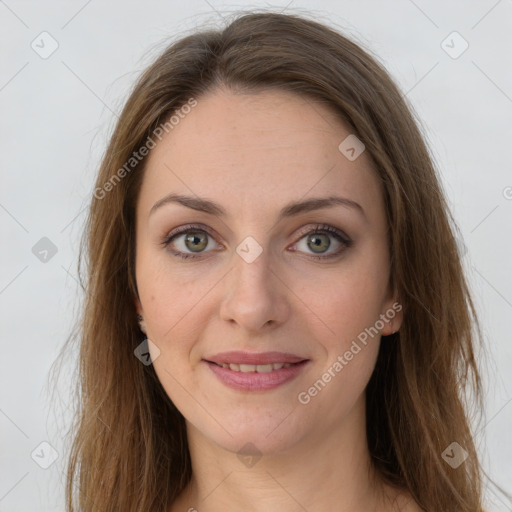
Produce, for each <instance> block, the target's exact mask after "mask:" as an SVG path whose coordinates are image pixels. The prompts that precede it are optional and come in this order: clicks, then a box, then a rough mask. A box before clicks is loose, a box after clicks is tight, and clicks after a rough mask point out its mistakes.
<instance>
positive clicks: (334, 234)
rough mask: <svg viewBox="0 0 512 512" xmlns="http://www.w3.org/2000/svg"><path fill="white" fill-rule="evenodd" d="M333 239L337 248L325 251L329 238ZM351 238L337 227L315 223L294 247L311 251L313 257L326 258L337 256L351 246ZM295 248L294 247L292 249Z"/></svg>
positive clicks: (327, 247) (329, 243) (329, 244)
mask: <svg viewBox="0 0 512 512" xmlns="http://www.w3.org/2000/svg"><path fill="white" fill-rule="evenodd" d="M333 238H334V239H335V241H336V242H335V245H336V244H338V249H336V250H334V251H332V252H330V253H327V252H326V251H327V250H328V249H330V248H331V245H332V243H331V239H333ZM352 244H353V242H352V240H351V239H350V238H349V237H348V236H347V235H346V234H345V233H343V232H342V231H340V230H339V229H337V228H335V227H333V226H329V225H327V224H323V225H317V226H316V227H315V228H314V229H313V230H309V231H307V232H306V235H305V236H303V237H302V238H301V239H300V240H299V241H298V242H297V243H296V244H295V246H294V247H299V248H302V249H301V252H309V251H312V252H313V253H314V255H313V256H312V258H313V259H328V258H334V257H336V256H339V255H340V254H341V253H342V252H343V251H344V250H345V249H347V248H349V247H351V246H352ZM293 250H294V251H295V250H296V249H295V248H294V249H293Z"/></svg>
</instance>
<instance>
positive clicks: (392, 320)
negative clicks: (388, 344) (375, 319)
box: [380, 286, 404, 336]
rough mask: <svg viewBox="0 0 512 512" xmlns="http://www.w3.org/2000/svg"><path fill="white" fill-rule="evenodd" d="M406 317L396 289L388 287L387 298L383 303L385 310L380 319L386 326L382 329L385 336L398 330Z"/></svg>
mask: <svg viewBox="0 0 512 512" xmlns="http://www.w3.org/2000/svg"><path fill="white" fill-rule="evenodd" d="M403 318H404V313H403V306H402V302H401V301H400V298H399V295H398V293H397V291H396V290H393V289H392V287H391V286H390V287H389V288H388V294H387V298H386V300H385V301H384V304H383V311H382V312H381V315H380V320H381V321H382V323H383V324H384V327H383V328H382V329H381V330H380V331H381V334H382V335H383V336H389V335H390V334H394V333H395V332H397V331H398V330H399V329H400V327H401V326H402V321H403Z"/></svg>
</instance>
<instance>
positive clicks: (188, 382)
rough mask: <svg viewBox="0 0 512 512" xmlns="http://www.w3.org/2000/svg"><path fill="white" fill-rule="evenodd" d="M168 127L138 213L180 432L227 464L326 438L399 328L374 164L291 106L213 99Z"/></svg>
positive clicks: (149, 295)
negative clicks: (237, 456) (185, 430)
mask: <svg viewBox="0 0 512 512" xmlns="http://www.w3.org/2000/svg"><path fill="white" fill-rule="evenodd" d="M187 111H188V109H187ZM176 119H179V123H177V124H175V125H174V128H173V129H172V130H170V131H169V132H168V133H165V132H164V136H163V137H162V139H161V141H160V142H158V143H157V145H156V147H155V148H154V149H152V150H151V152H150V154H149V156H148V161H147V167H146V170H145V176H144V180H143V184H142V188H141V191H140V196H139V199H138V203H137V219H136V230H137V249H136V279H137V286H138V291H139V297H140V302H138V303H137V308H138V311H139V313H140V314H141V315H142V316H143V317H144V321H145V325H146V330H147V337H148V339H149V340H150V341H151V342H152V343H153V344H154V345H155V346H156V347H158V350H159V354H158V351H157V350H153V355H154V357H155V359H154V362H153V364H154V368H155V371H156V373H157V375H158V378H159V379H160V381H161V383H162V385H163V387H164V389H165V390H166V392H167V394H168V395H169V397H170V398H171V400H172V401H173V402H174V403H175V405H176V406H177V408H178V409H179V410H180V411H181V413H182V414H183V416H184V417H185V419H186V421H187V425H188V427H189V433H190V430H192V431H193V432H195V433H196V434H197V435H200V436H201V437H202V438H203V439H209V440H211V441H213V442H214V443H216V444H218V445H220V446H222V447H224V448H226V449H228V450H230V451H233V452H238V451H239V450H240V449H241V448H242V447H243V446H246V445H248V443H251V444H252V445H254V446H255V447H256V449H257V450H258V451H259V452H261V453H272V452H279V451H282V450H286V449H289V448H292V447H293V446H294V445H297V443H306V442H309V443H315V442H318V440H321V439H325V436H326V435H328V434H330V433H332V432H335V431H337V430H339V429H341V428H343V425H344V422H345V421H346V420H347V419H348V418H349V416H350V414H351V411H352V412H353V411H354V410H357V411H362V410H364V407H363V408H361V407H357V408H355V406H356V405H359V406H360V405H361V404H362V403H363V404H364V389H365V387H366V384H367V382H368V380H369V378H370V376H371V373H372V371H373V368H374V365H375V361H376V357H377V353H378V348H379V342H380V334H381V333H382V334H389V333H391V332H393V331H395V330H397V329H398V328H399V326H400V314H399V313H398V309H399V308H398V309H397V308H396V303H395V301H394V298H393V297H392V295H391V289H390V288H389V286H388V282H389V277H390V276H389V254H388V246H387V235H386V228H387V226H386V217H385V209H384V202H383V196H382V190H381V188H380V184H379V182H378V180H377V178H376V176H375V174H374V171H373V170H372V168H371V163H370V159H369V156H368V154H367V153H366V152H364V151H363V152H362V153H361V154H359V153H360V152H361V150H362V148H361V146H359V145H357V142H358V141H357V139H354V137H353V136H351V133H350V131H348V130H347V129H346V128H345V127H344V125H343V124H342V123H341V122H340V121H339V120H338V118H337V117H336V116H335V115H334V114H333V113H332V112H331V111H330V110H329V109H328V108H327V107H325V106H323V105H321V104H319V103H316V102H312V101H311V100H309V99H305V98H303V97H301V96H298V95H294V94H292V93H288V92H282V91H278V92H276V91H265V92H260V93H257V94H256V93H255V94H250V95H245V94H244V95H242V94H233V93H231V92H227V91H226V90H217V91H216V92H214V93H209V94H208V95H206V96H204V97H200V98H198V99H197V105H196V106H194V107H193V108H191V109H190V112H189V113H187V114H186V115H185V114H182V117H181V118H180V117H178V118H176ZM349 136H350V137H349ZM347 137H349V139H347ZM345 139H347V140H345ZM340 144H341V148H340ZM171 194H172V195H174V197H176V196H183V197H184V196H186V197H187V198H188V199H187V200H186V201H182V202H181V201H178V200H172V197H171ZM327 198H338V199H333V201H332V202H329V201H328V199H327ZM313 199H316V200H318V201H317V202H313V203H311V201H312V200H313ZM206 201H207V203H206ZM183 203H186V204H183ZM213 203H215V206H214V205H213ZM301 204H302V205H303V206H300V205H301ZM315 229H316V230H317V232H316V233H315V232H314V231H315ZM180 230H182V231H181V232H180V233H179V234H177V232H178V231H180ZM329 230H330V231H329ZM171 239H172V240H171ZM394 303H395V307H393V304H394ZM377 331H378V332H377ZM150 346H151V345H150ZM358 348H359V349H358ZM157 354H158V355H157Z"/></svg>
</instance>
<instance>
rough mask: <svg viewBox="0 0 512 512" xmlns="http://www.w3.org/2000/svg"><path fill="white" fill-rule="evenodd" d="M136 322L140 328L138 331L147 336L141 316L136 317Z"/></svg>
mask: <svg viewBox="0 0 512 512" xmlns="http://www.w3.org/2000/svg"><path fill="white" fill-rule="evenodd" d="M137 322H139V328H140V330H141V331H142V332H143V333H144V334H147V333H146V321H145V320H144V317H142V316H141V315H137Z"/></svg>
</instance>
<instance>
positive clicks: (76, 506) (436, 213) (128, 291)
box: [66, 12, 483, 512]
mask: <svg viewBox="0 0 512 512" xmlns="http://www.w3.org/2000/svg"><path fill="white" fill-rule="evenodd" d="M220 85H223V86H227V87H228V88H231V89H232V90H236V91H242V92H244V91H251V92H253V91H257V90H261V89H265V88H278V89H281V90H286V91H291V92H294V93H298V94H301V95H303V96H304V97H306V98H312V99H315V100H317V101H318V100H319V101H321V102H323V103H324V104H325V105H327V106H328V107H329V108H331V109H332V110H333V111H334V112H336V113H337V114H338V115H339V116H340V119H341V120H342V121H343V122H344V123H345V124H346V126H347V127H348V128H350V130H351V132H352V133H354V134H357V137H358V138H359V139H360V140H361V141H362V142H363V143H364V144H365V146H366V150H367V151H368V152H369V154H370V155H371V158H372V159H373V162H374V167H375V173H376V175H377V176H378V178H379V180H381V182H382V184H383V189H384V194H385V204H386V211H387V220H388V226H389V242H390V251H391V264H392V268H391V279H392V285H393V287H394V289H395V293H396V296H397V297H399V298H400V302H401V304H402V306H403V310H404V313H403V314H404V320H403V323H402V326H401V329H400V331H399V333H396V334H394V335H391V336H387V337H385V338H383V340H382V343H381V349H380V352H379V356H378V360H377V364H376V368H375V371H374V373H373V375H372V377H371V380H370V382H369V384H368V387H367V390H366V393H367V437H368V445H369V450H370V455H371V458H372V461H373V463H374V465H375V468H376V469H377V470H378V472H379V474H380V475H381V476H382V478H383V480H384V481H385V482H387V483H388V484H391V485H393V486H396V487H397V488H400V489H404V490H406V491H408V492H409V493H410V494H411V495H412V496H413V498H414V499H415V500H416V501H417V503H418V504H419V505H420V507H421V508H422V509H423V510H425V511H431V512H438V511H439V510H443V511H444V512H455V511H457V512H478V511H482V510H483V506H482V474H483V471H482V468H481V466H480V462H479V460H478V455H477V451H476V449H475V445H474V442H473V438H472V435H471V431H470V430H471V429H470V419H471V418H470V414H471V411H470V408H469V406H470V405H471V404H473V405H475V404H476V409H475V411H476V412H478V410H479V408H481V406H482V390H481V387H482V385H481V380H480V375H479V370H478V367H477V364H476V361H475V344H476V343H477V342H480V341H481V333H480V328H479V327H478V320H477V318H476V314H475V308H474V305H473V302H472V300H471V295H470V291H469V289H468V286H467V281H466V279H465V277H464V274H463V269H462V266H461V254H460V252H459V250H458V246H457V238H456V235H455V233H456V228H455V223H454V221H453V218H452V216H451V214H450V212H449V209H448V207H447V204H446V202H445V199H444V196H443V192H442V190H441V186H440V180H439V178H438V176H437V172H436V170H435V167H434V165H433V163H432V158H431V156H430V154H429V151H428V149H427V147H426V145H425V142H424V140H423V136H422V134H421V132H420V130H419V128H418V124H417V122H416V121H415V119H414V116H413V114H412V113H411V112H412V109H411V107H410V106H409V105H408V104H407V102H406V100H405V98H404V95H403V94H402V93H401V92H400V91H399V89H398V88H397V86H396V85H395V84H394V83H393V81H392V80H391V78H390V77H389V75H388V73H387V72H386V71H385V70H384V68H383V67H382V66H381V65H380V64H379V63H378V62H377V60H376V59H375V58H374V57H372V56H371V55H370V53H369V52H368V51H365V50H363V49H362V48H361V46H360V45H358V44H355V43H354V42H352V41H351V40H350V39H348V38H347V37H345V36H343V35H341V34H340V33H338V32H337V31H335V30H333V29H331V28H329V27H327V26H325V25H324V24H322V23H319V22H317V21H314V20H311V19H307V18H305V17H302V16H298V15H292V14H278V13H272V12H250V13H238V15H237V16H235V18H234V19H233V20H231V22H230V23H229V25H227V26H226V27H225V28H222V29H218V30H213V29H207V30H206V29H205V30H204V31H201V32H197V33H194V34H191V35H188V36H186V37H183V38H182V39H180V40H178V41H177V42H174V43H173V44H171V45H170V46H168V47H167V48H166V49H165V51H164V52H163V53H162V54H161V55H160V56H159V57H158V58H157V59H156V60H155V61H154V63H153V64H152V65H151V66H150V67H149V68H148V69H147V70H146V71H145V72H143V74H142V75H141V76H140V78H139V80H138V81H137V83H136V85H135V87H134V89H133V91H132V93H131V95H130V97H129V99H128V100H127V102H126V104H125V107H124V109H123V111H122V113H121V115H120V117H119V120H118V122H117V125H116V127H115V129H114V132H113V135H112V137H111V140H110V143H109V146H108V148H107V150H106V153H105V155H104V158H103V161H102V163H101V168H100V170H99V174H98V177H97V182H96V185H95V193H94V196H93V198H92V202H91V205H90V210H89V216H88V220H87V224H86V229H85V232H84V238H83V247H82V254H81V257H80V260H79V273H80V275H82V274H83V266H84V264H85V265H86V276H85V281H84V291H85V299H84V304H83V310H82V312H83V313H82V316H81V318H80V321H79V325H78V333H79V335H78V337H77V338H78V341H79V375H78V377H79V378H78V394H77V397H78V400H77V406H78V407H77V408H78V410H77V413H76V423H75V424H74V426H73V429H72V446H71V451H70V456H69V465H68V474H67V500H66V501H67V510H68V511H70V512H71V511H75V510H80V511H83V512H93V511H101V512H107V511H119V510H123V511H124V512H129V511H148V510H151V511H152V512H158V511H164V510H167V509H168V507H169V506H170V504H171V503H172V502H173V501H174V500H175V499H176V497H177V496H178V495H179V493H180V492H181V491H182V490H183V488H184V487H185V485H186V484H187V483H188V481H189V479H190V477H191V465H190V456H189V452H188V447H187V437H186V431H185V423H184V418H183V417H182V415H181V414H180V412H179V411H178V410H177V409H176V408H175V406H174V405H173V403H172V402H171V401H170V399H169V398H168V396H167V395H166V393H165V391H164V389H163V387H162V386H161V384H160V382H159V380H158V378H157V377H156V374H155V372H154V369H153V367H152V366H151V365H144V364H141V362H140V361H139V360H138V359H137V358H136V357H135V356H134V350H135V348H136V347H137V346H138V345H139V344H140V343H141V342H142V341H143V339H144V337H143V335H142V334H141V332H140V330H139V328H138V325H137V321H136V310H135V305H134V299H135V298H136V297H137V287H136V282H135V274H134V256H135V223H134V218H135V204H136V199H137V194H138V191H139V189H140V185H141V180H142V178H143V169H144V164H145V161H146V159H145V158H141V159H140V161H137V162H134V161H131V160H130V159H131V158H133V153H134V152H137V151H138V150H139V148H141V147H142V146H144V145H146V144H147V141H148V137H151V136H152V134H154V133H155V130H156V129H157V128H158V126H160V125H161V124H162V123H165V122H166V121H167V120H169V118H170V116H171V115H172V114H173V113H174V112H176V111H177V109H179V108H182V107H183V106H184V105H186V104H187V102H190V99H191V98H194V99H195V100H196V101H199V102H200V101H201V96H202V95H204V94H205V93H206V92H208V91H212V90H214V88H216V87H218V86H220ZM127 162H131V163H130V166H129V167H127V166H126V163H127ZM123 168H124V172H122V171H120V169H123ZM108 183H110V185H108V186H107V184H108ZM84 258H85V259H84ZM468 390H469V391H470V392H472V395H471V396H472V399H473V402H471V403H466V399H465V397H466V396H467V395H466V393H467V391H468ZM453 442H456V443H458V445H460V447H462V448H463V449H464V450H465V452H466V453H467V454H468V457H467V459H466V460H465V462H464V463H463V464H461V465H460V466H459V467H457V468H454V467H452V465H450V464H448V463H447V462H446V457H443V453H444V452H445V450H446V449H447V448H448V447H449V446H450V445H451V444H452V443H453ZM461 453H462V452H461Z"/></svg>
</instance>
